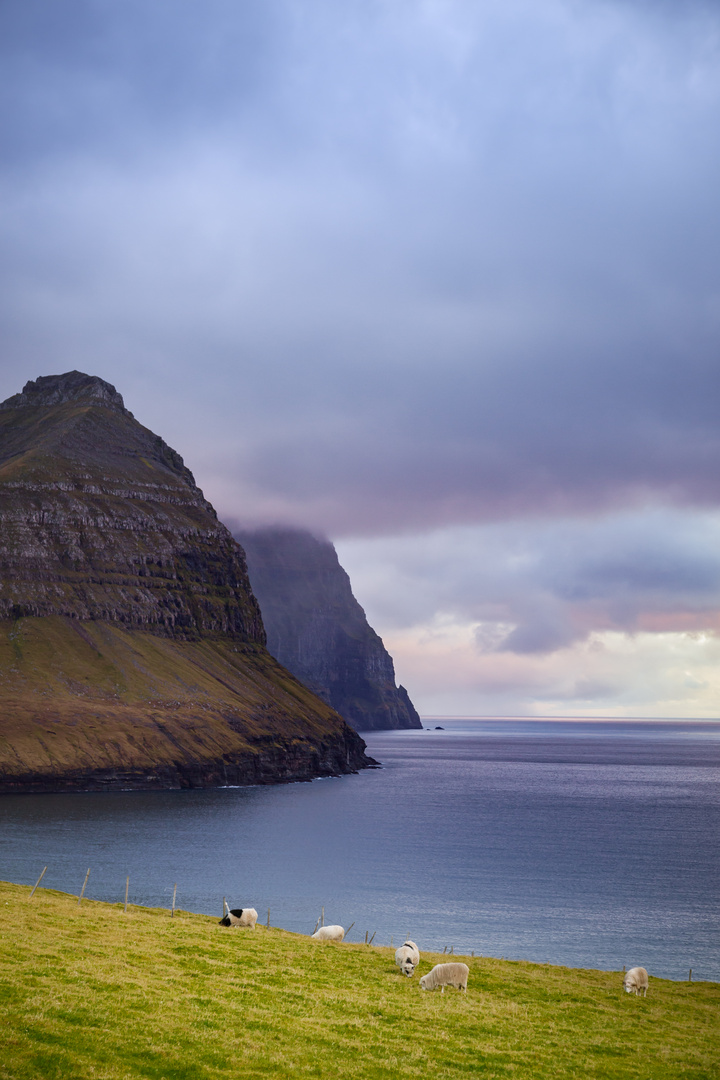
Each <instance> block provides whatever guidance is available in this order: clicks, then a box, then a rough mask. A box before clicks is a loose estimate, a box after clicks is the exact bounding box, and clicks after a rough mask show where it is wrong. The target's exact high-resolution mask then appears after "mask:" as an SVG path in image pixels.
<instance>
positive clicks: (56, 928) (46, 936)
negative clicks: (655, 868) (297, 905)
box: [0, 883, 720, 1080]
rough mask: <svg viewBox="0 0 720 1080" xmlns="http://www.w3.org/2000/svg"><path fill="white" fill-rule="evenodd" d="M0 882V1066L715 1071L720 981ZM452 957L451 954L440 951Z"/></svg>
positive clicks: (223, 1071) (201, 1070) (42, 1069)
mask: <svg viewBox="0 0 720 1080" xmlns="http://www.w3.org/2000/svg"><path fill="white" fill-rule="evenodd" d="M29 893H30V890H29V888H27V887H26V886H19V885H10V884H5V883H0V932H1V933H2V957H1V959H0V1010H1V1011H2V1016H3V1024H2V1026H1V1027H0V1077H2V1078H3V1080H5V1078H8V1080H10V1078H11V1080H26V1078H32V1080H38V1078H42V1080H55V1078H58V1080H59V1078H63V1080H86V1078H87V1080H90V1078H92V1080H126V1078H133V1080H134V1078H136V1077H147V1078H152V1080H216V1078H217V1080H220V1078H230V1077H232V1078H237V1077H249V1076H258V1077H259V1076H278V1077H281V1076H297V1077H304V1076H307V1077H323V1078H325V1077H327V1078H333V1077H343V1078H345V1077H348V1078H353V1077H388V1078H390V1077H392V1078H398V1077H400V1078H402V1077H426V1076H432V1077H436V1078H441V1077H456V1076H466V1075H477V1076H483V1077H487V1078H493V1077H513V1078H518V1080H520V1078H525V1077H528V1078H529V1077H532V1078H543V1077H547V1078H553V1080H563V1078H566V1077H583V1078H584V1077H598V1078H601V1077H638V1078H647V1080H650V1078H652V1080H662V1078H668V1080H677V1078H680V1077H694V1078H700V1077H702V1078H714V1077H718V1078H720V984H717V983H692V984H691V983H675V982H670V981H668V980H663V979H653V978H651V980H650V991H649V994H648V997H647V998H646V999H642V998H636V997H634V996H629V995H626V994H625V993H624V992H623V991H622V987H621V978H622V977H621V975H620V973H618V972H605V971H583V970H573V969H569V968H560V967H550V966H547V965H541V964H529V963H522V962H509V961H500V960H488V959H482V960H481V959H471V958H464V959H466V960H467V963H468V964H469V966H470V980H469V983H468V993H467V994H466V995H465V994H461V993H458V992H456V991H446V992H445V994H440V993H439V992H438V991H436V992H435V993H424V992H422V991H421V990H420V989H419V984H418V977H419V975H422V974H424V973H425V972H427V971H428V970H429V969H430V968H431V967H432V966H433V964H435V963H437V962H439V961H442V960H443V957H441V956H438V955H433V954H423V956H422V959H421V963H420V968H419V971H418V972H416V974H415V977H414V978H412V979H406V978H404V977H403V976H402V975H401V974H400V973H399V970H398V968H397V967H396V966H395V964H394V960H393V951H392V950H390V949H387V948H374V947H368V946H365V945H353V944H343V945H322V944H320V943H317V942H314V941H312V940H310V939H309V938H306V937H302V936H299V935H297V934H291V933H288V932H286V931H283V930H275V929H270V930H266V929H264V928H261V927H258V928H257V929H256V930H255V931H254V932H253V931H247V930H228V929H225V928H223V927H221V926H218V922H217V919H213V918H210V917H208V916H205V915H192V914H189V913H187V912H176V914H175V918H173V919H171V918H170V916H169V912H168V911H166V910H162V909H149V908H140V907H135V906H132V907H128V912H127V914H124V912H123V907H122V905H117V904H115V905H112V904H103V903H98V902H93V901H87V900H83V902H82V905H81V906H80V907H79V906H78V903H77V898H76V897H71V896H68V895H67V894H64V893H58V892H53V891H51V890H42V889H38V891H37V892H36V893H35V896H34V897H33V898H32V899H29ZM445 959H447V958H445Z"/></svg>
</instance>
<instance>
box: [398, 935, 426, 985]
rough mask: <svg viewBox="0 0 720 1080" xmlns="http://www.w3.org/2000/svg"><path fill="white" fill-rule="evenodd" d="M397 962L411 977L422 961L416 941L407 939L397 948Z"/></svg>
mask: <svg viewBox="0 0 720 1080" xmlns="http://www.w3.org/2000/svg"><path fill="white" fill-rule="evenodd" d="M395 963H396V964H397V966H398V967H399V968H400V970H401V971H402V973H403V975H407V977H408V979H409V978H410V976H411V975H412V974H413V973H414V971H415V968H416V967H417V966H418V964H419V963H420V950H419V949H418V947H417V945H416V944H415V942H414V941H406V942H405V944H404V945H401V946H400V948H399V949H396V950H395Z"/></svg>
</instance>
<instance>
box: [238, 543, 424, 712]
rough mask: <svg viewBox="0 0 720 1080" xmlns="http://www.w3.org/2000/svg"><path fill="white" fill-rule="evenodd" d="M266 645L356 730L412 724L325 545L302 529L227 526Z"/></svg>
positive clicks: (388, 664) (407, 705)
mask: <svg viewBox="0 0 720 1080" xmlns="http://www.w3.org/2000/svg"><path fill="white" fill-rule="evenodd" d="M235 536H236V538H237V539H238V540H239V541H240V543H241V544H242V546H243V548H244V549H245V555H246V558H247V565H248V573H249V575H250V582H251V584H252V589H253V592H254V593H255V596H256V597H257V598H258V601H259V603H260V609H261V611H262V617H263V623H264V625H265V631H266V633H267V645H268V650H269V652H270V653H272V655H273V656H275V657H276V658H277V659H278V660H279V661H280V663H281V664H282V665H283V666H284V667H286V668H287V669H288V670H289V671H292V673H293V675H295V676H297V678H298V679H300V681H301V682H303V683H304V684H305V686H308V687H310V689H311V690H313V691H314V692H315V693H316V694H317V695H318V696H319V697H321V698H322V699H323V701H326V702H327V703H328V704H329V705H332V707H333V709H336V710H337V712H339V713H340V715H341V716H343V717H345V719H346V720H347V721H348V723H350V724H352V725H353V727H354V728H355V729H356V730H358V731H370V730H373V729H381V728H419V727H422V724H421V722H420V717H419V716H418V714H417V712H416V711H415V708H414V707H413V704H412V702H411V701H410V698H409V697H408V694H407V691H406V690H405V688H404V687H402V686H400V687H398V686H396V685H395V669H394V666H393V661H392V657H391V656H390V655H389V653H388V652H387V650H386V649H385V646H384V645H383V643H382V639H381V638H380V637H379V636H378V635H377V634H376V633H375V631H374V630H373V629H372V627H370V626H369V625H368V622H367V619H366V618H365V612H364V611H363V609H362V608H361V607H360V604H359V603H358V602H357V600H356V599H355V597H354V596H353V593H352V588H351V585H350V578H349V577H348V575H347V574H346V573H345V571H344V570H343V568H342V567H341V566H340V563H339V562H338V557H337V554H336V552H335V548H334V547H333V545H332V544H331V543H330V542H329V541H327V540H320V539H318V538H317V537H315V536H313V535H312V534H311V533H309V532H307V531H305V530H303V529H288V528H266V529H258V530H253V531H250V530H246V531H242V530H241V531H237V530H236V532H235Z"/></svg>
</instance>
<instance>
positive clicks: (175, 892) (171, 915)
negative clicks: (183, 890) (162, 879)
mask: <svg viewBox="0 0 720 1080" xmlns="http://www.w3.org/2000/svg"><path fill="white" fill-rule="evenodd" d="M176 894H177V881H176V882H175V884H174V886H173V902H172V910H171V912H170V918H171V919H174V918H175V896H176Z"/></svg>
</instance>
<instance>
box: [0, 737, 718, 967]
mask: <svg viewBox="0 0 720 1080" xmlns="http://www.w3.org/2000/svg"><path fill="white" fill-rule="evenodd" d="M436 724H439V725H442V727H443V728H444V730H442V731H435V730H427V728H428V727H432V728H434V726H435V725H436ZM425 726H426V729H425V730H423V731H403V732H381V733H374V734H369V735H368V736H367V742H368V747H369V751H370V753H371V754H372V755H373V756H374V757H376V758H377V759H378V760H380V761H381V762H382V763H383V766H384V767H383V768H382V769H381V770H371V771H366V772H363V773H361V774H359V775H358V776H351V777H343V778H340V779H332V780H319V781H315V782H314V783H312V784H292V785H284V786H279V787H256V788H234V789H227V788H226V789H222V790H213V791H190V792H158V793H152V794H148V793H145V792H142V793H141V792H127V793H115V794H107V793H105V794H85V795H22V796H8V795H5V796H2V797H0V824H1V828H0V877H1V878H3V879H5V880H10V881H16V882H23V883H27V884H31V883H33V882H34V881H35V880H36V878H37V876H38V874H39V873H40V871H41V870H42V868H43V866H44V865H45V864H48V871H47V874H46V876H45V879H44V881H43V885H47V886H48V887H49V888H56V889H61V890H65V891H68V892H73V893H76V894H77V893H78V892H79V890H80V887H81V885H82V882H83V878H84V876H85V871H86V870H87V868H88V867H90V870H91V873H90V879H89V882H88V887H87V893H86V895H88V896H89V897H92V898H95V899H102V900H112V901H118V900H121V899H122V898H123V895H124V891H125V878H126V875H128V874H129V875H130V901H131V902H133V903H139V904H149V905H153V906H166V907H167V906H169V905H170V902H171V897H172V890H173V885H174V883H175V882H177V905H178V907H182V908H185V909H187V910H190V911H199V912H207V913H210V914H217V915H218V917H219V915H220V912H221V905H222V897H223V896H227V898H228V901H229V902H230V904H231V906H241V907H242V906H251V905H252V906H254V907H256V908H257V909H258V912H259V913H260V918H261V921H265V918H266V915H267V908H268V907H269V908H270V918H271V922H272V924H273V925H275V926H282V927H285V928H286V929H288V930H295V931H299V932H301V933H311V932H312V930H313V927H314V925H315V921H316V919H317V917H318V915H319V914H320V909H321V906H324V907H325V919H326V922H338V923H342V924H343V925H344V926H348V924H349V923H351V922H353V921H354V922H355V926H354V928H353V930H352V931H351V933H350V940H363V939H364V935H365V931H366V930H367V931H369V932H370V933H371V934H372V933H373V932H376V938H375V942H376V943H380V944H389V943H390V938H391V936H392V938H393V941H394V943H395V944H398V943H400V942H401V941H403V940H404V939H405V937H406V936H407V935H409V936H411V937H412V938H414V940H415V941H417V942H418V944H419V945H420V948H421V949H422V948H427V949H438V948H439V949H442V948H443V946H445V945H447V946H450V945H452V946H454V948H455V951H456V952H470V951H471V950H474V951H475V953H476V954H481V955H491V956H505V957H506V958H514V959H519V958H523V959H530V960H536V961H547V962H550V963H556V964H567V965H571V966H576V967H596V968H607V969H615V970H619V969H620V968H622V966H623V964H625V965H627V966H628V967H630V966H633V965H635V964H642V965H644V966H645V967H647V968H648V970H649V971H650V972H651V973H652V974H655V975H659V976H664V977H669V978H676V979H678V978H687V974H688V969H689V968H692V969H693V978H698V979H712V980H716V981H720V905H719V900H720V845H719V844H718V839H719V838H720V783H719V781H720V723H715V722H684V723H677V722H667V723H655V722H652V723H650V722H644V723H643V722H603V721H592V722H583V721H577V722H575V721H558V720H554V721H553V720H547V721H539V720H517V721H510V720H495V721H493V720H482V721H479V720H473V721H471V720H442V719H433V720H432V721H427V720H426V721H425Z"/></svg>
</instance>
